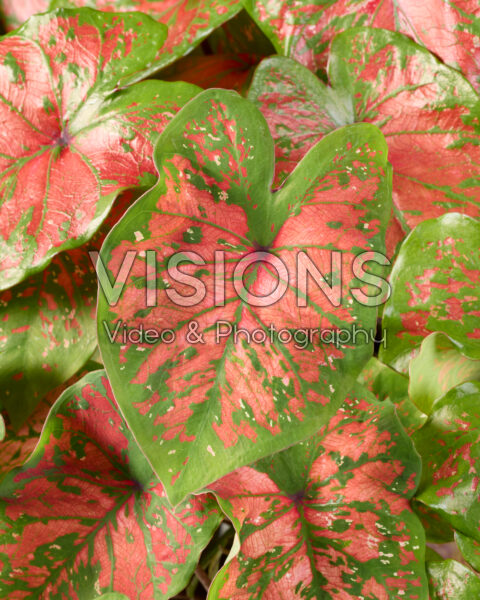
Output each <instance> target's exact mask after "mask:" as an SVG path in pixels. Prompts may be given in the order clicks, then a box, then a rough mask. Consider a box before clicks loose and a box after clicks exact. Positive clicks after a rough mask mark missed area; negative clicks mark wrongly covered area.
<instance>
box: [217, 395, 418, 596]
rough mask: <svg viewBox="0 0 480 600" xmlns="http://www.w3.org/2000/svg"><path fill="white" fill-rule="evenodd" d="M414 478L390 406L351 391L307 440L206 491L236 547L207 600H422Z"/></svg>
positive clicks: (412, 457) (411, 456)
mask: <svg viewBox="0 0 480 600" xmlns="http://www.w3.org/2000/svg"><path fill="white" fill-rule="evenodd" d="M419 472H420V462H419V459H418V455H417V454H416V453H415V450H414V448H413V445H412V443H411V441H410V439H409V438H408V436H407V435H406V434H405V432H404V430H403V428H402V427H401V425H400V423H399V422H398V420H397V418H396V416H395V410H394V407H393V405H392V404H391V403H390V402H388V401H387V402H382V403H378V402H376V401H375V399H374V398H373V397H372V396H371V394H369V393H368V392H367V391H366V390H363V389H362V388H361V386H359V385H358V384H357V386H356V388H355V389H354V391H353V392H352V394H351V395H349V399H348V400H347V401H346V402H345V403H344V404H343V406H342V408H341V409H340V410H339V411H338V412H337V414H336V415H335V416H334V417H333V418H332V419H331V420H330V422H329V424H328V425H326V426H325V427H324V428H322V429H321V430H320V431H319V432H318V433H317V434H316V435H315V436H314V437H312V438H311V439H310V440H308V441H306V442H302V443H301V444H299V445H297V446H293V447H292V448H289V449H288V450H285V451H283V452H281V453H279V454H276V455H274V456H271V457H268V458H265V459H263V460H261V461H259V462H257V463H256V464H254V465H252V466H248V467H242V468H241V469H238V470H237V471H235V472H233V473H231V474H229V475H227V476H226V477H224V478H222V479H221V480H220V481H217V482H216V483H215V484H213V485H211V486H209V487H210V489H211V490H212V491H214V492H215V493H216V494H217V497H218V499H219V502H220V505H221V507H222V508H223V510H224V511H225V513H226V514H227V515H228V516H229V517H230V518H231V519H232V521H233V523H234V525H235V527H236V529H237V532H238V534H239V538H240V544H241V545H240V549H239V551H238V555H237V556H236V557H235V558H234V559H233V560H232V561H231V562H230V563H229V564H227V566H226V567H225V568H224V569H223V570H222V571H221V572H220V573H219V575H218V576H217V578H216V579H215V581H214V582H213V584H212V589H211V591H210V595H209V598H211V600H236V599H240V598H241V599H242V600H248V599H252V600H253V599H255V600H256V599H257V598H262V600H274V599H275V600H276V599H277V598H288V599H289V600H290V599H291V600H296V599H298V600H300V599H306V598H309V599H310V598H311V599H312V600H313V599H314V598H320V597H321V598H325V600H326V599H327V598H335V599H340V598H342V599H344V600H347V599H350V598H351V599H352V600H353V599H357V598H375V599H377V598H385V599H387V598H392V599H394V598H395V599H397V598H401V597H405V598H417V599H418V600H420V599H427V598H428V590H427V585H426V577H425V573H424V566H423V555H424V551H425V546H424V539H423V530H422V527H421V525H420V522H419V521H418V519H417V518H416V517H415V516H414V514H413V513H412V512H411V509H410V507H409V503H408V499H409V498H411V497H412V495H413V493H414V490H415V487H416V480H417V477H418V475H419Z"/></svg>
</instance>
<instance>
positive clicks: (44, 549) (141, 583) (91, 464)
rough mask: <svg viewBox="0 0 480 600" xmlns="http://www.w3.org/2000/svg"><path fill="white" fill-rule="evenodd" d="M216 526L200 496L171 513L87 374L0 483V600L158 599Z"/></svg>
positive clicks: (172, 589)
mask: <svg viewBox="0 0 480 600" xmlns="http://www.w3.org/2000/svg"><path fill="white" fill-rule="evenodd" d="M220 521H221V516H220V515H219V512H218V509H217V508H216V504H215V502H214V501H213V499H212V498H211V497H209V496H206V495H204V496H199V497H196V498H194V499H192V500H191V501H190V502H188V503H186V504H183V505H181V506H179V507H178V508H177V509H176V510H174V509H172V508H171V506H170V505H169V503H168V502H167V500H166V498H165V493H164V491H163V488H162V485H161V484H160V482H159V481H158V479H157V478H156V477H155V475H154V474H153V472H152V469H151V467H150V466H149V464H148V463H147V461H146V460H145V458H144V456H143V455H142V453H141V452H140V450H139V448H138V446H137V445H136V443H135V441H134V439H133V437H132V435H131V433H130V431H129V430H128V428H127V427H126V425H125V423H124V421H123V419H122V417H121V416H120V414H119V412H118V409H117V407H116V404H115V401H114V399H113V395H112V392H111V389H110V386H109V384H108V381H107V379H106V375H105V372H104V371H96V372H95V373H91V374H89V375H87V376H86V377H85V378H84V379H82V380H81V381H80V382H78V383H77V384H75V385H74V386H72V387H71V388H69V389H68V390H66V391H65V392H64V394H63V395H62V396H61V397H60V398H59V399H58V401H57V402H56V404H55V405H54V407H53V409H52V411H51V412H50V414H49V416H48V419H47V422H46V424H45V427H44V429H43V431H42V435H41V438H40V441H39V443H38V445H37V447H36V448H35V451H34V453H33V454H32V455H31V457H30V458H29V460H28V461H27V462H26V463H25V465H24V466H23V467H21V468H19V469H16V470H14V471H12V472H10V473H9V474H8V475H6V477H5V478H4V479H3V480H2V482H1V483H0V564H1V567H0V598H6V599H7V598H8V600H23V599H27V598H48V599H49V600H86V599H91V598H95V597H97V596H99V595H101V594H102V593H106V592H111V591H116V592H119V593H123V594H125V595H126V596H127V597H128V598H135V599H137V600H166V599H167V598H171V597H172V596H174V595H175V594H176V593H177V592H178V591H179V590H181V589H182V588H183V587H185V586H186V584H187V583H188V580H189V579H190V577H191V575H192V572H193V570H194V568H195V565H196V562H197V560H198V557H199V555H200V553H201V551H202V550H203V548H204V547H205V546H206V545H207V543H208V541H209V540H210V538H211V536H212V535H213V532H214V531H215V529H216V527H217V526H218V525H219V523H220Z"/></svg>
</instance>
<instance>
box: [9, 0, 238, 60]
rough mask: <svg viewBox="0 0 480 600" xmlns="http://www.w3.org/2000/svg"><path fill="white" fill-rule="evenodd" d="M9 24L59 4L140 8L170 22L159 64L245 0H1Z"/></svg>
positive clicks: (185, 49) (203, 35)
mask: <svg viewBox="0 0 480 600" xmlns="http://www.w3.org/2000/svg"><path fill="white" fill-rule="evenodd" d="M1 5H3V12H4V14H5V15H6V17H7V25H8V26H9V28H15V27H18V25H20V24H21V23H23V22H24V21H26V20H27V19H28V18H29V17H31V16H32V15H34V14H36V13H39V12H44V11H46V10H52V9H55V8H75V7H84V6H86V7H90V8H95V9H97V10H101V11H106V12H130V11H139V12H142V13H145V14H147V15H149V16H150V17H152V18H153V19H155V20H157V21H159V22H160V23H164V24H165V25H167V26H168V37H167V40H166V42H165V44H164V45H163V47H162V53H161V55H159V56H158V60H157V67H160V66H162V65H167V64H169V63H171V62H172V61H174V60H176V59H177V58H179V57H180V56H183V55H184V54H187V52H189V51H190V50H192V48H194V47H195V46H196V45H198V44H199V43H200V42H201V41H202V40H203V39H205V38H206V37H207V36H208V35H209V34H210V33H211V32H212V31H213V30H214V29H216V28H217V27H220V26H221V25H222V24H223V23H225V22H226V21H228V19H231V18H232V17H233V16H234V15H236V14H237V13H238V12H239V11H240V10H241V8H242V1H241V0H194V1H193V2H192V0H0V6H1Z"/></svg>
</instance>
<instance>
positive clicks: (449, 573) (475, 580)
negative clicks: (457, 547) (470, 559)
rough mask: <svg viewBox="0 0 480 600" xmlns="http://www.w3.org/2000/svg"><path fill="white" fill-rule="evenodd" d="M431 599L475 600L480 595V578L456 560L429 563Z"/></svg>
mask: <svg viewBox="0 0 480 600" xmlns="http://www.w3.org/2000/svg"><path fill="white" fill-rule="evenodd" d="M427 571H428V580H429V585H430V598H431V600H473V598H478V597H480V578H479V577H478V576H477V575H476V574H475V573H474V572H473V571H472V570H471V569H469V568H468V567H466V566H464V565H462V564H460V563H458V562H457V561H455V560H444V561H442V562H437V561H435V562H429V563H427Z"/></svg>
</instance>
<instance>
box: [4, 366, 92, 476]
mask: <svg viewBox="0 0 480 600" xmlns="http://www.w3.org/2000/svg"><path fill="white" fill-rule="evenodd" d="M99 368H101V365H98V363H95V362H93V361H92V360H89V361H88V363H87V364H86V365H85V366H84V368H83V369H82V370H81V371H79V372H78V373H75V375H74V376H73V377H71V378H70V379H69V380H68V381H66V382H65V383H64V384H62V385H60V386H58V387H57V388H55V389H54V390H52V391H51V392H49V393H48V394H47V395H46V396H45V398H43V399H42V401H41V402H39V403H38V405H37V406H36V408H35V411H34V412H33V414H31V415H30V417H28V419H26V420H25V423H23V425H22V426H21V427H20V429H14V428H13V427H12V424H11V423H10V422H9V424H8V426H7V428H6V435H5V439H4V440H3V441H2V443H1V444H0V479H1V478H2V477H3V476H4V475H5V474H6V473H8V472H9V471H12V470H13V469H16V468H17V467H21V466H22V465H23V464H24V462H25V461H26V460H27V458H28V457H29V456H30V454H31V453H32V452H33V450H34V448H35V446H36V445H37V443H38V440H39V438H40V434H41V432H42V428H43V426H44V424H45V421H46V419H47V415H48V413H49V411H50V409H51V408H52V406H53V404H54V403H55V401H56V400H58V398H59V397H60V395H61V394H62V393H63V392H64V391H65V390H66V389H67V388H68V387H70V386H71V385H73V384H74V383H76V382H77V381H78V380H79V379H81V378H82V377H83V376H84V375H86V374H87V373H89V372H90V371H98V369H99Z"/></svg>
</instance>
